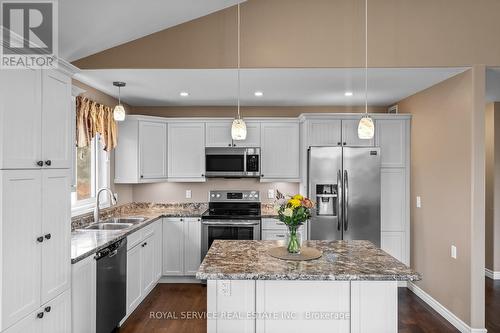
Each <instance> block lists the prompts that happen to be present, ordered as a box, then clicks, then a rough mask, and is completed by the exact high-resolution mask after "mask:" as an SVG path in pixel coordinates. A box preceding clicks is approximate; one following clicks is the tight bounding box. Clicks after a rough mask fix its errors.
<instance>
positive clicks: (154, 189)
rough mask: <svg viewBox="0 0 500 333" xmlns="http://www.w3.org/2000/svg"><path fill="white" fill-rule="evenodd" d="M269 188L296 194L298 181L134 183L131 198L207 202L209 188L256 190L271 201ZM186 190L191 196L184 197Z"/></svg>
mask: <svg viewBox="0 0 500 333" xmlns="http://www.w3.org/2000/svg"><path fill="white" fill-rule="evenodd" d="M269 189H273V190H276V189H277V190H280V191H281V192H282V193H284V194H296V193H298V191H299V185H298V183H261V182H259V180H257V179H231V180H227V179H208V180H207V181H206V182H205V183H158V184H140V185H134V194H133V199H134V201H137V202H146V201H147V202H207V199H208V191H210V190H257V191H260V193H261V201H262V202H273V201H274V200H273V199H268V198H267V191H268V190H269ZM186 190H191V191H192V198H191V199H186V197H185V194H186Z"/></svg>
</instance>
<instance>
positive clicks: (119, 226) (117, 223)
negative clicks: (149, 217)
mask: <svg viewBox="0 0 500 333" xmlns="http://www.w3.org/2000/svg"><path fill="white" fill-rule="evenodd" d="M145 220H146V218H145V217H113V218H110V219H108V220H104V221H102V222H98V223H92V224H90V225H88V226H86V227H84V228H82V229H79V230H124V229H128V228H130V227H133V226H134V225H136V224H139V223H141V222H144V221H145Z"/></svg>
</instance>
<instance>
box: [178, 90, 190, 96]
mask: <svg viewBox="0 0 500 333" xmlns="http://www.w3.org/2000/svg"><path fill="white" fill-rule="evenodd" d="M179 95H181V97H188V96H189V93H188V92H187V91H181V93H180V94H179Z"/></svg>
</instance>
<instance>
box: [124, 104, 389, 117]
mask: <svg viewBox="0 0 500 333" xmlns="http://www.w3.org/2000/svg"><path fill="white" fill-rule="evenodd" d="M368 111H369V112H371V113H381V112H387V107H370V108H369V110H368ZM241 112H242V115H243V117H297V116H299V115H300V114H302V113H325V112H327V113H352V112H355V113H361V112H365V108H364V107H359V106H324V107H301V106H291V107H242V108H241ZM130 113H131V114H140V115H147V116H159V117H234V115H235V113H236V108H235V107H228V106H188V107H144V106H138V107H133V108H132V109H131V111H130Z"/></svg>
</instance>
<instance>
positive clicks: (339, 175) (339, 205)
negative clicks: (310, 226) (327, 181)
mask: <svg viewBox="0 0 500 333" xmlns="http://www.w3.org/2000/svg"><path fill="white" fill-rule="evenodd" d="M341 221H342V170H339V171H338V172H337V230H339V231H340V229H341V227H340V224H341Z"/></svg>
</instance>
